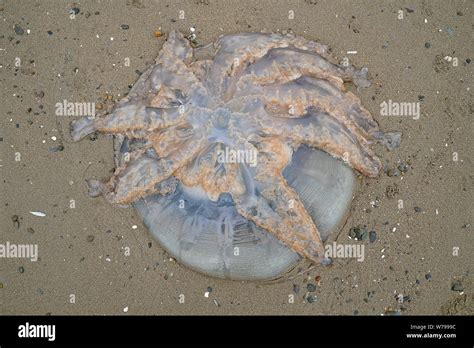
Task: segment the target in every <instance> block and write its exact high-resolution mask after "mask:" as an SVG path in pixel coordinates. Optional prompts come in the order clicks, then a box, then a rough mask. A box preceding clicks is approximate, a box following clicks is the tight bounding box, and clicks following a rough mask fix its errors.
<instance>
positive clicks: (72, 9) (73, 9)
mask: <svg viewBox="0 0 474 348" xmlns="http://www.w3.org/2000/svg"><path fill="white" fill-rule="evenodd" d="M79 12H81V10H80V9H79V8H78V7H73V8H71V9H70V10H69V13H70V14H73V13H74V14H78V13H79Z"/></svg>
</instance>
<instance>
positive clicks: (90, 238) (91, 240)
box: [86, 234, 94, 243]
mask: <svg viewBox="0 0 474 348" xmlns="http://www.w3.org/2000/svg"><path fill="white" fill-rule="evenodd" d="M86 240H87V241H88V242H89V243H92V242H93V241H94V236H93V235H92V234H90V235H88V236H87V238H86Z"/></svg>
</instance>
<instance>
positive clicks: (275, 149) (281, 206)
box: [236, 137, 324, 263]
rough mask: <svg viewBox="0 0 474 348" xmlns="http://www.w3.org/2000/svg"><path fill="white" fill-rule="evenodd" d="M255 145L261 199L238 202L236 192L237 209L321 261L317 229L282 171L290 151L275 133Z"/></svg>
mask: <svg viewBox="0 0 474 348" xmlns="http://www.w3.org/2000/svg"><path fill="white" fill-rule="evenodd" d="M256 147H257V149H259V153H260V154H259V162H258V165H257V166H256V171H257V173H256V175H255V180H256V181H257V182H259V183H261V184H262V186H263V187H264V189H263V190H262V191H261V192H260V195H261V197H262V198H263V201H262V200H261V201H260V202H259V201H258V200H257V202H256V203H255V204H250V205H242V198H240V197H239V196H237V197H236V202H237V204H236V207H237V210H238V211H239V213H240V214H242V215H243V216H244V217H245V218H247V219H249V220H251V221H253V222H254V223H255V224H256V225H257V226H260V227H261V228H264V229H266V230H267V231H269V232H270V233H272V234H274V235H275V236H276V237H277V238H278V239H279V240H281V241H282V242H283V243H285V244H286V245H288V246H289V247H290V248H292V249H293V250H295V251H296V252H298V253H299V254H301V255H303V256H305V257H307V258H309V259H310V260H312V261H314V262H318V263H319V262H321V259H322V258H323V257H324V247H323V242H322V240H321V236H320V234H319V231H318V229H317V227H316V225H315V223H314V221H313V219H312V218H311V216H310V215H309V214H308V212H307V211H306V209H305V207H304V205H303V203H302V202H301V201H300V199H299V197H298V194H297V193H296V192H295V191H294V190H293V189H292V188H291V187H289V186H288V184H287V182H286V180H285V178H284V177H283V175H282V171H283V169H284V167H285V166H286V164H287V163H288V161H289V160H290V158H291V151H290V150H289V148H288V147H287V146H286V145H284V144H282V142H281V139H279V138H278V137H272V138H265V139H264V140H262V141H261V142H259V143H257V144H256ZM267 202H271V205H272V206H273V208H272V209H268V208H267V206H266V204H267ZM254 209H256V211H254Z"/></svg>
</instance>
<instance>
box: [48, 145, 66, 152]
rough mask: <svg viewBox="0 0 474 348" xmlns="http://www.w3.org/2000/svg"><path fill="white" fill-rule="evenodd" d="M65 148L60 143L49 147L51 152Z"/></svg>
mask: <svg viewBox="0 0 474 348" xmlns="http://www.w3.org/2000/svg"><path fill="white" fill-rule="evenodd" d="M63 150H64V146H62V145H58V146H52V147H50V148H49V149H48V151H49V152H61V151H63Z"/></svg>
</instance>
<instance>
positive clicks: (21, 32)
mask: <svg viewBox="0 0 474 348" xmlns="http://www.w3.org/2000/svg"><path fill="white" fill-rule="evenodd" d="M24 33H25V31H24V30H23V28H22V27H20V26H19V25H17V24H15V34H17V35H23V34H24Z"/></svg>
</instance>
